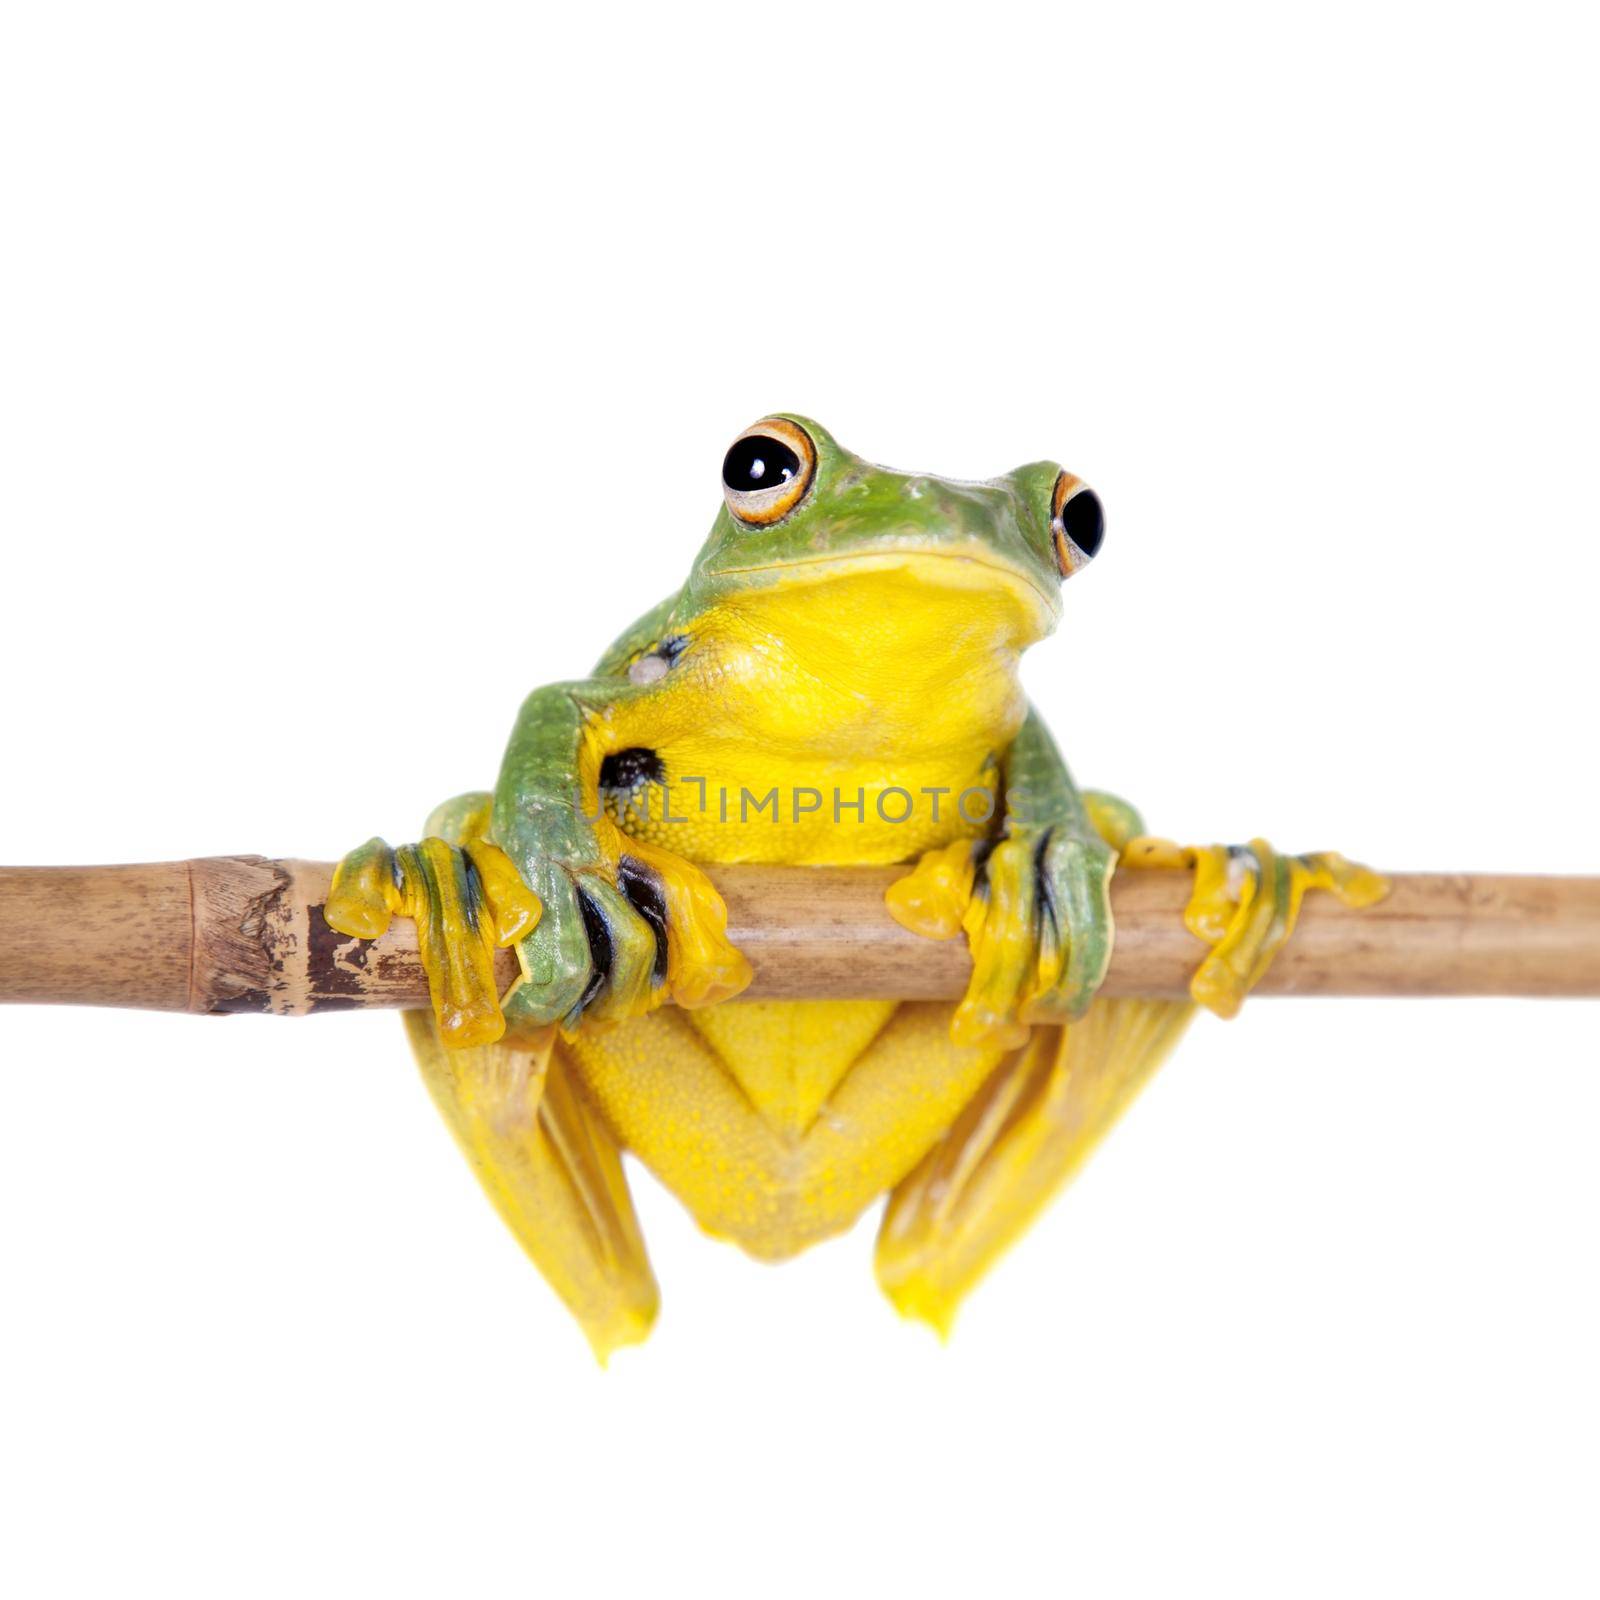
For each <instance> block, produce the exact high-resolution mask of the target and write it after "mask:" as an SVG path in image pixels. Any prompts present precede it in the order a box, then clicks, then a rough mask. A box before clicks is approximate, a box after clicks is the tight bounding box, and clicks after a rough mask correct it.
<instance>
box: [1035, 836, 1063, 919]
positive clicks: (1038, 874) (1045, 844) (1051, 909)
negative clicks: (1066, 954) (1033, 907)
mask: <svg viewBox="0 0 1600 1600" xmlns="http://www.w3.org/2000/svg"><path fill="white" fill-rule="evenodd" d="M1055 831H1056V830H1055V829H1054V828H1046V829H1045V830H1044V833H1043V834H1042V835H1041V836H1040V839H1039V843H1038V844H1037V845H1036V846H1035V847H1034V852H1033V877H1034V882H1035V883H1036V884H1037V885H1038V888H1039V919H1040V921H1041V922H1043V921H1048V922H1049V924H1050V926H1051V928H1052V929H1053V930H1054V931H1055V933H1056V936H1057V937H1058V938H1059V937H1060V934H1061V921H1060V918H1059V917H1057V915H1056V895H1055V888H1054V886H1053V885H1052V884H1051V882H1050V874H1049V873H1048V872H1046V871H1045V865H1044V859H1045V855H1046V853H1047V852H1048V851H1049V849H1050V840H1051V839H1052V838H1053V837H1054V835H1055Z"/></svg>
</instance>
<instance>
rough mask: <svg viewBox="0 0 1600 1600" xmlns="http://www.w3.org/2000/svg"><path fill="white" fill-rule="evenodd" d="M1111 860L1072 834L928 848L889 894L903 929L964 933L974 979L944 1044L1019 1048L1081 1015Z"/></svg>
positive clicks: (1090, 992)
mask: <svg viewBox="0 0 1600 1600" xmlns="http://www.w3.org/2000/svg"><path fill="white" fill-rule="evenodd" d="M1116 859H1117V857H1116V851H1115V850H1114V849H1113V848H1112V847H1111V846H1110V845H1108V844H1107V843H1106V842H1105V841H1104V840H1103V839H1102V838H1100V837H1098V836H1096V835H1094V834H1088V833H1086V832H1085V831H1084V830H1083V829H1082V828H1081V827H1066V826H1063V827H1034V826H1027V827H1013V826H1008V828H1007V831H1006V832H1005V834H1004V835H1002V836H1001V837H1000V838H999V839H998V840H993V839H980V840H971V839H966V840H958V841H957V842H956V843H954V844H950V845H946V846H944V847H943V848H941V849H938V850H930V851H929V852H928V853H927V854H926V855H924V856H923V857H922V859H921V860H920V861H919V862H918V863H917V865H916V866H915V868H913V869H912V871H911V872H910V873H909V874H908V875H907V876H906V877H904V878H901V879H900V880H899V881H898V882H897V883H894V884H891V885H890V887H889V890H888V893H887V895H886V900H887V903H888V907H889V914H890V915H891V916H892V917H893V918H894V919H895V921H896V922H898V923H899V924H900V925H901V926H902V927H904V928H909V929H910V930H911V932H913V933H919V934H922V935H923V936H924V937H926V938H930V939H953V938H955V937H956V935H957V934H959V933H962V932H963V931H964V932H965V933H966V935H967V943H968V946H969V948H970V949H971V951H972V979H971V982H970V983H969V984H968V987H967V993H966V997H965V998H964V999H963V1000H962V1001H961V1004H960V1005H959V1006H957V1008H956V1012H955V1016H954V1018H953V1019H952V1021H951V1025H950V1036H951V1038H952V1039H954V1040H955V1042H956V1043H957V1044H967V1045H993V1044H997V1045H1002V1046H1005V1047H1007V1048H1011V1047H1014V1046H1017V1045H1020V1044H1022V1043H1023V1042H1024V1041H1025V1040H1026V1039H1027V1037H1028V1032H1029V1028H1030V1026H1031V1025H1032V1024H1033V1023H1035V1022H1060V1021H1063V1020H1066V1019H1068V1018H1071V1017H1076V1016H1081V1015H1082V1013H1083V1012H1084V1010H1085V1009H1086V1008H1087V1007H1088V1005H1089V1002H1090V1001H1091V1000H1092V999H1093V998H1094V992H1095V990H1096V989H1097V988H1098V987H1099V986H1100V980H1101V979H1102V978H1103V977H1104V976H1105V971H1106V967H1107V965H1108V963H1109V962H1110V960H1111V895H1110V888H1111V874H1112V871H1113V869H1114V867H1115V865H1116Z"/></svg>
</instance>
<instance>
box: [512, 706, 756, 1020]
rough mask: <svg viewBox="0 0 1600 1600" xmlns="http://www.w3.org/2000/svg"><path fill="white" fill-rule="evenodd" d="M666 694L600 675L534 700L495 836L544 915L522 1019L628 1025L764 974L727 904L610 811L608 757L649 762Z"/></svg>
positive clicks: (526, 956)
mask: <svg viewBox="0 0 1600 1600" xmlns="http://www.w3.org/2000/svg"><path fill="white" fill-rule="evenodd" d="M654 696H655V691H654V690H653V688H652V687H651V686H650V685H648V684H628V683H619V682H618V681H617V680H616V679H615V678H596V679H590V680H586V681H584V682H581V683H575V684H557V685H554V686H552V687H550V688H546V689H538V690H535V691H534V693H533V694H531V695H530V696H529V697H528V699H527V701H526V702H525V703H524V704H523V708H522V712H521V714H520V716H519V717H518V720H517V726H516V729H515V731H514V732H513V734H512V736H511V743H510V745H509V747H508V748H507V751H506V757H505V761H504V764H503V765H502V767H501V771H500V781H499V783H498V785H497V786H496V788H495V794H494V806H493V812H492V817H491V823H490V835H491V837H492V838H493V839H494V841H495V843H496V844H498V845H499V846H500V847H501V848H502V849H504V850H505V852H506V853H507V854H508V855H509V856H510V857H511V859H512V860H513V861H514V862H515V863H516V864H517V867H518V868H519V870H520V871H521V872H522V874H523V876H524V878H525V879H526V881H527V882H528V884H529V886H530V887H531V888H532V889H533V891H534V893H535V894H537V895H538V896H539V899H540V901H541V902H542V903H543V906H544V915H543V917H542V918H541V919H540V922H539V926H538V927H537V928H536V929H535V930H534V931H533V932H532V933H531V934H530V935H529V936H528V937H527V938H526V939H524V940H523V941H522V943H521V944H520V945H519V946H518V955H519V958H520V960H521V963H522V972H523V978H522V981H521V982H520V983H519V984H518V985H517V986H516V987H515V988H514V989H513V991H512V993H511V994H510V996H509V997H508V999H507V1002H506V1012H507V1016H508V1019H510V1020H511V1021H513V1022H515V1023H518V1024H523V1025H529V1026H540V1025H543V1024H546V1023H551V1022H559V1023H561V1025H562V1026H563V1027H564V1028H566V1029H568V1030H569V1031H570V1030H571V1029H573V1028H575V1027H576V1026H577V1025H578V1023H579V1021H580V1020H581V1019H582V1018H583V1017H585V1016H590V1017H594V1018H595V1019H597V1020H600V1021H617V1020H621V1019H623V1018H625V1017H630V1016H637V1015H639V1014H641V1013H642V1012H645V1011H649V1010H652V1009H653V1008H654V1007H656V1006H658V1005H660V1004H662V1003H663V1002H664V1001H666V1000H668V999H669V998H670V999H671V1000H672V1001H674V1002H675V1003H676V1004H678V1005H681V1006H690V1007H693V1006H701V1005H711V1004H714V1003H716V1002H718V1001H720V1000H726V999H729V998H730V997H732V996H733V995H735V994H738V993H739V992H740V990H742V989H744V988H745V987H746V986H747V985H748V984H749V982H750V979H751V976H752V970H751V967H750V964H749V962H748V961H746V959H745V958H744V956H743V955H741V954H740V953H739V951H738V950H736V949H735V948H734V947H733V945H732V944H730V943H729V941H728V937H727V924H728V918H727V908H726V907H725V906H724V905H723V903H722V897H721V896H720V895H719V894H718V893H717V891H716V890H715V889H714V888H713V887H712V884H711V880H710V879H709V878H707V877H706V875H705V874H704V873H703V872H702V871H701V870H700V869H699V868H698V867H696V866H695V865H693V864H692V863H691V862H689V861H687V860H685V859H684V858H683V857H681V856H678V855H675V854H674V853H673V852H671V851H669V850H663V849H661V848H660V847H659V846H656V845H650V844H646V843H645V842H643V841H642V840H638V839H633V838H630V837H628V836H627V835H625V834H624V833H623V832H622V831H621V829H620V828H618V826H617V824H616V823H615V822H614V821H613V820H612V819H611V817H610V816H608V815H606V814H605V812H604V810H603V808H602V805H601V799H600V797H601V788H602V776H603V773H604V771H605V766H606V760H607V757H615V758H617V761H618V763H619V764H620V765H622V766H624V767H627V766H629V765H630V764H631V765H633V766H638V765H640V764H644V765H648V763H649V762H650V761H652V760H654V752H653V751H652V749H651V748H650V746H649V744H648V742H647V741H648V740H649V738H650V731H649V730H650V728H651V726H652V720H653V719H652V716H651V710H652V707H653V705H654V704H655V703H656V701H655V698H654Z"/></svg>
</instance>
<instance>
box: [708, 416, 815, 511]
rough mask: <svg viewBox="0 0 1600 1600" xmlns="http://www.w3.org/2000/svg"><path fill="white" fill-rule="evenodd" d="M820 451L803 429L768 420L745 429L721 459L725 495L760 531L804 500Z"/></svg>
mask: <svg viewBox="0 0 1600 1600" xmlns="http://www.w3.org/2000/svg"><path fill="white" fill-rule="evenodd" d="M816 470H817V447H816V446H815V445H814V444H812V442H811V436H810V435H809V434H808V433H807V432H806V431H805V429H804V428H801V427H798V426H797V425H796V424H795V423H792V422H788V421H785V420H784V418H782V417H768V418H767V420H766V421H765V422H758V423H757V424H756V425H755V426H754V427H753V428H746V429H745V431H744V432H743V433H741V434H740V435H739V437H738V438H737V439H735V440H734V441H733V446H732V448H731V449H730V450H729V451H728V453H727V455H725V456H724V457H723V458H722V493H723V498H724V499H726V500H727V502H728V509H729V510H730V511H731V512H732V513H733V514H734V516H736V517H737V518H738V519H739V520H740V521H741V522H749V523H753V524H754V525H755V526H756V527H758V528H763V527H765V526H766V525H767V524H768V523H772V522H776V521H778V519H779V518H780V517H786V516H788V515H789V513H790V512H791V511H793V510H794V508H795V507H796V506H797V505H799V504H800V502H801V501H802V500H803V499H804V498H805V494H806V490H807V489H809V488H810V487H811V479H812V477H813V475H814V474H815V473H816Z"/></svg>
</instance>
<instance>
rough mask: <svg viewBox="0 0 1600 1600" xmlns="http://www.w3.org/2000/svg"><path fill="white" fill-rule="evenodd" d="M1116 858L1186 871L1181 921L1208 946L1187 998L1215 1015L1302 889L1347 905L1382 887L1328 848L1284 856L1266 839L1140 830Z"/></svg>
mask: <svg viewBox="0 0 1600 1600" xmlns="http://www.w3.org/2000/svg"><path fill="white" fill-rule="evenodd" d="M1121 864H1122V865H1123V866H1125V867H1129V868H1133V869H1138V868H1141V867H1180V868H1192V869H1193V871H1194V888H1193V891H1192V893H1191V894H1190V896H1189V905H1188V909H1187V910H1186V911H1185V912H1184V918H1183V920H1184V925H1185V926H1186V927H1187V928H1188V929H1189V931H1190V932H1191V933H1192V934H1194V935H1195V936H1196V937H1197V938H1200V939H1204V940H1205V942H1206V943H1207V944H1208V945H1210V946H1211V950H1210V953H1209V954H1208V955H1207V956H1206V958H1205V960H1203V961H1202V962H1201V963H1200V966H1199V968H1198V969H1197V970H1196V972H1195V975H1194V977H1193V978H1192V979H1191V980H1190V984H1189V992H1190V994H1191V995H1192V996H1193V997H1194V999H1195V1000H1196V1001H1197V1002H1198V1003H1199V1004H1200V1005H1203V1006H1204V1007H1206V1009H1207V1010H1208V1011H1214V1012H1215V1013H1216V1014H1217V1015H1218V1016H1219V1017H1231V1016H1234V1015H1236V1014H1237V1013H1238V1010H1239V1007H1240V1006H1241V1005H1243V1003H1244V998H1245V996H1246V995H1247V994H1249V992H1250V991H1251V989H1253V988H1254V987H1255V986H1256V984H1258V983H1259V982H1260V981H1261V979H1262V977H1263V975H1264V974H1265V973H1266V970H1267V968H1268V967H1269V966H1271V964H1272V959H1273V957H1274V956H1276V955H1277V953H1278V952H1279V951H1280V950H1281V949H1282V948H1283V946H1284V944H1285V943H1286V942H1287V940H1288V938H1289V935H1290V934H1291V933H1293V932H1294V925H1295V922H1296V920H1297V919H1298V917H1299V915H1300V902H1301V901H1302V900H1303V899H1304V898H1305V895H1306V892H1307V890H1310V889H1323V890H1326V891H1328V892H1330V893H1332V894H1334V895H1337V896H1338V898H1339V899H1340V900H1341V901H1343V902H1344V904H1345V905H1347V906H1356V907H1360V906H1370V905H1373V904H1375V903H1376V902H1377V901H1379V900H1381V899H1382V898H1383V897H1384V895H1386V894H1387V893H1388V892H1389V885H1388V883H1387V881H1386V880H1385V879H1384V878H1383V877H1381V876H1380V875H1379V874H1378V873H1376V872H1373V871H1372V870H1371V869H1370V868H1368V867H1363V866H1358V865H1357V864H1356V863H1355V862H1353V861H1347V860H1345V858H1344V857H1343V856H1341V855H1339V854H1338V853H1337V852H1335V851H1331V850H1325V851H1319V852H1317V853H1315V854H1313V855H1304V856H1287V855H1281V854H1280V853H1279V852H1278V851H1276V850H1274V849H1273V847H1272V846H1271V845H1270V844H1268V843H1267V842H1266V840H1265V839H1252V840H1251V841H1250V843H1249V844H1247V845H1220V844H1214V845H1203V846H1188V845H1177V844H1173V843H1172V842H1171V841H1170V840H1167V839H1153V838H1149V837H1146V836H1140V837H1138V838H1134V839H1130V840H1128V842H1127V843H1126V844H1125V845H1124V846H1123V850H1122V859H1121Z"/></svg>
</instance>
